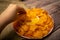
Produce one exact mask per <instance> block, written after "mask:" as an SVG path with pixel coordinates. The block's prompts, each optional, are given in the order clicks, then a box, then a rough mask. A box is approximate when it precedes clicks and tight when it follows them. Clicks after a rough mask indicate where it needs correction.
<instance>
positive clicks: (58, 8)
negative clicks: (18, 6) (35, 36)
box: [0, 0, 60, 40]
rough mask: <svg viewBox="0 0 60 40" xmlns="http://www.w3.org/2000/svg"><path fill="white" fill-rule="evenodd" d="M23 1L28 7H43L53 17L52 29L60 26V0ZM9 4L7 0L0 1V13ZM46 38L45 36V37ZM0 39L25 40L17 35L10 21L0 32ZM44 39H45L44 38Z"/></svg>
mask: <svg viewBox="0 0 60 40" xmlns="http://www.w3.org/2000/svg"><path fill="white" fill-rule="evenodd" d="M23 3H24V4H25V5H26V6H28V7H32V6H35V7H38V8H42V9H45V10H46V11H48V13H49V14H50V15H51V16H52V17H53V19H54V23H55V25H54V30H53V32H54V31H56V30H57V29H59V28H60V26H59V25H60V0H26V1H23ZM9 4H10V2H9V1H0V13H1V12H3V10H4V9H6V8H7V6H8V5H9ZM46 38H47V37H46ZM0 39H2V40H26V39H24V38H21V37H19V36H18V35H17V34H16V33H15V31H14V29H13V27H12V23H11V24H9V25H7V27H6V28H5V29H4V30H3V31H2V33H1V34H0ZM44 40H45V39H44Z"/></svg>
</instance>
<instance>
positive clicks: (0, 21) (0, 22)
mask: <svg viewBox="0 0 60 40" xmlns="http://www.w3.org/2000/svg"><path fill="white" fill-rule="evenodd" d="M23 13H26V12H25V10H24V9H23V8H22V7H20V6H19V5H17V4H10V5H9V6H8V7H7V9H6V10H5V11H4V12H3V13H2V14H1V15H0V32H1V31H2V30H3V29H4V28H5V26H6V25H7V24H9V23H10V22H12V21H14V20H15V19H16V18H17V16H19V15H20V14H23Z"/></svg>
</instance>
